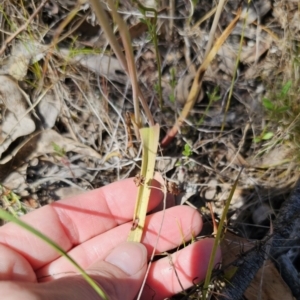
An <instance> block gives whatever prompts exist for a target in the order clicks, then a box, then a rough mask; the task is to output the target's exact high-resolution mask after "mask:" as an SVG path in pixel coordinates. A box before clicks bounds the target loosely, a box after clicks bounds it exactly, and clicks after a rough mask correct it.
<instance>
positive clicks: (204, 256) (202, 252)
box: [142, 239, 221, 300]
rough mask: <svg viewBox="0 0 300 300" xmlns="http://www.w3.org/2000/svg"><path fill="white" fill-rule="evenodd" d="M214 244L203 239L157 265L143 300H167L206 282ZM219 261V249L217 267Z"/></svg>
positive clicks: (154, 266) (150, 273)
mask: <svg viewBox="0 0 300 300" xmlns="http://www.w3.org/2000/svg"><path fill="white" fill-rule="evenodd" d="M213 243H214V240H213V239H204V240H201V241H199V242H196V243H194V244H191V245H189V246H188V247H186V248H184V249H182V250H181V251H179V252H176V253H174V254H172V255H170V256H169V257H165V258H163V259H160V260H158V261H156V262H154V263H153V264H152V266H151V268H150V272H149V274H148V277H147V282H146V285H145V288H144V290H143V296H142V299H143V300H148V299H149V300H150V299H151V300H153V299H154V300H155V299H165V298H168V297H170V296H171V295H174V294H177V293H179V292H181V291H182V288H183V289H184V290H185V289H187V288H189V287H191V286H193V285H194V284H195V283H198V282H200V281H202V280H204V278H205V276H206V272H207V267H208V263H209V259H210V254H211V251H212V246H213ZM220 261H221V251H220V249H218V251H217V254H216V257H215V261H214V263H215V265H216V264H218V263H219V262H220ZM175 271H176V272H175Z"/></svg>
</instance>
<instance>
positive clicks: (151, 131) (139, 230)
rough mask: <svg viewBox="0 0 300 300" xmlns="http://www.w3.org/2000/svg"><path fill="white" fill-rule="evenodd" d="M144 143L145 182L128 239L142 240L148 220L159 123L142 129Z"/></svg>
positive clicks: (143, 172)
mask: <svg viewBox="0 0 300 300" xmlns="http://www.w3.org/2000/svg"><path fill="white" fill-rule="evenodd" d="M140 135H141V140H142V144H143V157H142V168H141V174H140V175H141V177H142V178H145V180H144V182H145V183H144V184H142V185H140V186H139V190H138V195H137V200H136V205H135V210H134V215H133V227H132V228H131V231H130V233H129V236H128V239H127V240H128V241H132V242H140V241H141V238H142V235H143V229H144V225H145V220H146V214H147V208H148V202H149V197H150V192H151V181H152V179H153V175H154V166H155V158H156V153H157V148H158V140H159V125H158V124H156V125H154V126H152V127H149V128H142V129H140Z"/></svg>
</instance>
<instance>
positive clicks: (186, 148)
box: [182, 144, 193, 157]
mask: <svg viewBox="0 0 300 300" xmlns="http://www.w3.org/2000/svg"><path fill="white" fill-rule="evenodd" d="M182 154H183V155H184V156H185V157H190V156H191V155H192V154H193V150H192V149H191V147H190V145H189V144H185V145H184V150H183V151H182Z"/></svg>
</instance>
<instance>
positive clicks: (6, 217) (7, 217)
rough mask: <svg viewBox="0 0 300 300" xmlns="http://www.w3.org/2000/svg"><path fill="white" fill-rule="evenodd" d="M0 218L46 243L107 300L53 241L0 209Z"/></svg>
mask: <svg viewBox="0 0 300 300" xmlns="http://www.w3.org/2000/svg"><path fill="white" fill-rule="evenodd" d="M0 218H1V219H3V220H5V221H9V222H13V223H15V224H16V225H18V226H20V227H21V228H23V229H25V230H27V231H29V232H31V233H32V234H33V235H35V236H37V237H39V238H40V239H41V240H43V241H44V242H46V243H47V244H48V245H50V246H51V247H52V248H54V249H55V250H56V251H57V252H58V253H59V254H61V255H62V256H64V257H65V258H66V259H67V260H68V261H69V262H71V264H72V265H73V266H74V267H75V268H76V269H77V270H78V271H79V272H80V274H81V275H82V277H83V278H84V279H85V280H86V281H87V282H88V284H89V285H90V286H91V287H92V288H93V289H94V290H95V292H97V294H98V295H99V296H100V297H101V298H102V299H104V300H108V299H109V298H108V296H107V295H106V293H105V292H104V291H103V290H102V289H101V288H100V287H99V285H98V284H97V283H96V281H94V280H93V279H92V278H91V277H90V276H89V275H88V274H87V273H86V272H85V271H84V269H83V268H82V267H80V265H79V264H78V263H77V262H76V261H75V260H74V259H73V258H72V257H71V256H69V255H68V254H67V253H66V252H65V251H64V250H63V249H62V248H61V247H60V246H59V245H58V244H56V243H55V242H54V241H52V240H51V239H50V238H48V237H47V236H46V235H44V234H43V233H41V232H40V231H38V230H36V229H35V228H33V227H32V226H30V225H28V224H27V223H25V222H23V221H21V220H20V219H19V218H16V217H14V216H12V215H11V214H10V213H8V212H6V211H4V210H3V209H0Z"/></svg>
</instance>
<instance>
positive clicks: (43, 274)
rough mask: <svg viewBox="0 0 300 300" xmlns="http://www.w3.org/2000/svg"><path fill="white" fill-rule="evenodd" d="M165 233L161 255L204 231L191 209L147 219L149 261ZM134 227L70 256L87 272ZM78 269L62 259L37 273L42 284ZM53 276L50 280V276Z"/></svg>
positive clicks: (123, 227)
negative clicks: (87, 269) (86, 269)
mask: <svg viewBox="0 0 300 300" xmlns="http://www.w3.org/2000/svg"><path fill="white" fill-rule="evenodd" d="M162 222H163V225H162V229H161V232H160V237H159V239H158V243H157V248H156V253H161V252H164V251H167V250H170V249H173V248H176V247H178V245H180V244H182V242H183V241H188V240H190V239H191V238H192V237H195V236H196V235H198V234H199V232H200V231H201V229H202V219H201V216H200V214H199V213H198V212H197V211H196V210H194V209H192V208H190V207H188V206H175V207H172V208H170V209H167V210H166V211H165V216H164V220H163V212H158V213H155V214H153V215H150V216H147V218H146V223H145V230H144V235H143V238H142V243H143V244H144V245H145V246H146V248H147V251H148V257H150V255H151V254H152V250H153V248H154V246H155V245H156V241H157V236H158V233H159V231H160V227H161V224H162ZM131 226H132V224H131V223H127V224H123V225H121V226H118V227H116V228H114V229H112V230H110V231H108V232H105V233H104V234H102V235H99V236H97V237H95V238H93V239H91V240H89V241H87V242H85V243H83V244H81V245H78V246H77V247H76V248H74V249H72V250H71V251H70V252H69V253H68V254H69V255H70V256H71V257H72V258H73V259H74V260H75V261H76V262H77V263H78V264H79V265H80V266H82V267H83V268H88V267H89V266H90V265H91V264H92V263H94V262H95V261H97V260H101V259H104V258H105V256H106V255H107V253H108V252H109V251H111V250H112V249H113V248H114V247H116V246H117V245H118V244H120V243H122V242H123V241H125V240H126V239H127V236H128V233H129V231H130V228H131ZM74 271H75V268H74V266H72V265H71V264H70V263H69V262H68V261H66V260H65V259H64V258H63V257H60V258H58V259H57V260H55V261H53V262H51V263H50V264H49V265H47V266H44V267H43V268H41V269H40V270H37V272H36V273H37V277H38V278H39V280H40V281H45V280H52V279H53V278H56V276H59V274H61V273H68V272H74ZM49 275H51V277H50V276H49Z"/></svg>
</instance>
